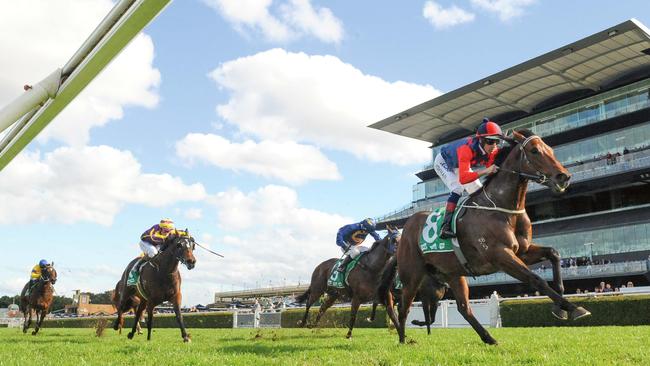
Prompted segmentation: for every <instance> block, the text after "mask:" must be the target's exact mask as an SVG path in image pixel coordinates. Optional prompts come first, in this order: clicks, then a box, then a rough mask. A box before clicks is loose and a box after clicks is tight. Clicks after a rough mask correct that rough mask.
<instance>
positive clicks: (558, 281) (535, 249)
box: [518, 244, 569, 320]
mask: <svg viewBox="0 0 650 366" xmlns="http://www.w3.org/2000/svg"><path fill="white" fill-rule="evenodd" d="M518 257H519V259H521V260H522V261H523V262H524V263H526V265H529V266H530V265H533V264H535V263H539V262H542V261H544V260H549V261H550V262H551V265H552V266H553V289H554V290H555V291H557V293H558V294H560V296H562V295H564V284H563V283H562V272H561V266H560V253H558V251H557V250H555V249H554V248H551V247H545V246H541V245H537V244H530V246H529V247H528V250H527V251H526V253H521V254H518ZM552 313H553V315H555V317H556V318H558V319H561V320H567V319H569V316H568V314H567V312H566V310H563V309H561V308H560V307H559V306H557V305H554V306H553V311H552Z"/></svg>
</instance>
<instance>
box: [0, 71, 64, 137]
mask: <svg viewBox="0 0 650 366" xmlns="http://www.w3.org/2000/svg"><path fill="white" fill-rule="evenodd" d="M60 85H61V69H56V70H55V71H54V72H53V73H51V74H50V75H48V76H47V77H46V78H45V79H43V80H41V81H40V82H39V83H37V84H35V85H34V86H32V87H31V88H30V89H28V90H27V91H25V93H23V95H21V96H19V97H18V98H16V99H15V100H14V101H13V102H11V103H9V104H7V105H6V106H4V108H2V109H0V132H2V131H4V130H6V129H7V127H9V126H11V125H12V124H14V123H15V122H16V121H17V120H18V119H20V117H22V116H24V115H25V114H27V113H28V112H29V111H31V110H33V109H34V108H36V107H37V106H38V105H39V104H41V103H44V102H45V101H47V100H48V99H50V98H54V97H55V96H56V93H57V91H58V90H59V86H60Z"/></svg>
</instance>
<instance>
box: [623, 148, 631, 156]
mask: <svg viewBox="0 0 650 366" xmlns="http://www.w3.org/2000/svg"><path fill="white" fill-rule="evenodd" d="M629 153H630V150H628V149H627V147H626V148H623V155H627V154H629Z"/></svg>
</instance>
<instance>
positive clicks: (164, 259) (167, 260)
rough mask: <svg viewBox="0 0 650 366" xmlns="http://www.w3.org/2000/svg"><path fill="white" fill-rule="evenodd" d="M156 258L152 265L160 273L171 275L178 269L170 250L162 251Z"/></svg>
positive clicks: (172, 252) (176, 260) (175, 259)
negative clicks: (155, 266)
mask: <svg viewBox="0 0 650 366" xmlns="http://www.w3.org/2000/svg"><path fill="white" fill-rule="evenodd" d="M158 258H159V259H158V261H157V262H156V263H154V264H155V265H157V266H158V269H159V271H160V272H164V273H173V272H175V271H176V270H177V269H178V259H177V258H176V257H175V256H174V251H173V249H172V248H167V249H166V250H164V251H163V252H162V253H160V256H159V257H158Z"/></svg>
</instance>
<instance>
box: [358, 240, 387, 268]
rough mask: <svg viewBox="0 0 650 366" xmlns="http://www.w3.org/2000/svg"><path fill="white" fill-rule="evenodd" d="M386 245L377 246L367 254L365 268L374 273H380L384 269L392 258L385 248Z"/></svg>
mask: <svg viewBox="0 0 650 366" xmlns="http://www.w3.org/2000/svg"><path fill="white" fill-rule="evenodd" d="M383 245H384V243H380V244H377V245H376V246H375V247H374V248H372V250H370V251H369V252H368V254H366V263H364V264H365V266H366V267H368V269H370V270H372V271H380V270H381V269H382V268H384V264H386V262H387V261H388V258H390V256H389V255H388V251H387V250H385V248H383Z"/></svg>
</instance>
